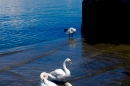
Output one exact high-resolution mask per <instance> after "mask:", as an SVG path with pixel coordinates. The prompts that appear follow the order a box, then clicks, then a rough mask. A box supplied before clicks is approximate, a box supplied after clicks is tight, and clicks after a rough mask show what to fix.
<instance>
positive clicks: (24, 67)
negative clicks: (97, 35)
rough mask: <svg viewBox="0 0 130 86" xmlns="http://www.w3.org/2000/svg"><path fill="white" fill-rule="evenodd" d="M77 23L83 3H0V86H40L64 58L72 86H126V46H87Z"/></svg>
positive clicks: (129, 50) (129, 80)
mask: <svg viewBox="0 0 130 86" xmlns="http://www.w3.org/2000/svg"><path fill="white" fill-rule="evenodd" d="M81 18H82V0H0V86H40V77H39V75H40V73H41V72H43V71H45V72H51V71H53V70H54V69H57V68H63V67H62V64H63V61H64V60H65V59H66V58H70V59H71V60H72V64H69V63H66V66H67V68H68V69H69V70H70V71H71V77H70V78H67V79H65V81H69V82H70V83H71V84H72V85H73V86H129V84H130V58H129V57H130V45H125V44H120V45H115V44H109V43H108V44H105V43H101V44H88V43H87V42H86V41H85V40H84V39H83V38H81V34H80V29H81V20H82V19H81ZM69 27H74V28H76V29H77V32H76V33H75V34H74V38H73V39H69V38H68V36H67V35H66V34H64V32H63V31H64V28H69ZM49 80H51V79H50V78H49ZM57 84H58V86H64V84H63V83H59V82H58V83H57Z"/></svg>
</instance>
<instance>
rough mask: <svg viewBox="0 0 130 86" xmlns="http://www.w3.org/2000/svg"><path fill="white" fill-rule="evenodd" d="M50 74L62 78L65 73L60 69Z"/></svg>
mask: <svg viewBox="0 0 130 86" xmlns="http://www.w3.org/2000/svg"><path fill="white" fill-rule="evenodd" d="M50 74H51V75H53V76H60V75H62V76H64V75H65V72H64V71H63V70H62V69H56V70H54V71H52V72H50Z"/></svg>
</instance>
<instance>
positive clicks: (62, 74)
mask: <svg viewBox="0 0 130 86" xmlns="http://www.w3.org/2000/svg"><path fill="white" fill-rule="evenodd" d="M66 62H70V63H71V64H72V62H71V60H70V58H67V59H65V61H64V62H63V69H64V71H63V70H62V69H56V70H54V71H52V72H50V73H48V76H49V77H50V78H52V79H53V80H61V79H62V80H63V79H65V78H66V77H70V76H71V73H70V71H69V69H67V68H66Z"/></svg>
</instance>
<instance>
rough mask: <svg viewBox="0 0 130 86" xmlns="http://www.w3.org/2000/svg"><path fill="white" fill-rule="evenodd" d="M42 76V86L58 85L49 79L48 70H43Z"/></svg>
mask: <svg viewBox="0 0 130 86" xmlns="http://www.w3.org/2000/svg"><path fill="white" fill-rule="evenodd" d="M40 78H41V86H57V85H56V84H55V83H53V82H51V81H49V80H48V74H47V73H46V72H42V73H41V74H40Z"/></svg>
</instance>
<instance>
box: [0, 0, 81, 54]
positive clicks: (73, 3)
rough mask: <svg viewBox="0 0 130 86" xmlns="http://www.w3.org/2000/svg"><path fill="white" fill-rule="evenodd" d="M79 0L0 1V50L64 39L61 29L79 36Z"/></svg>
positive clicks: (5, 50) (4, 50)
mask: <svg viewBox="0 0 130 86" xmlns="http://www.w3.org/2000/svg"><path fill="white" fill-rule="evenodd" d="M81 10H82V1H81V0H56V1H54V0H49V1H48V0H37V1H35V0H10V1H8V0H0V52H1V53H3V52H8V50H7V49H13V50H14V48H18V47H20V48H22V47H23V46H24V47H25V46H26V47H28V45H33V44H38V43H41V42H48V41H53V40H57V39H62V38H66V37H68V36H66V35H65V34H64V33H63V31H64V28H70V27H74V28H76V29H77V32H76V34H75V36H80V27H81V15H82V12H81Z"/></svg>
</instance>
